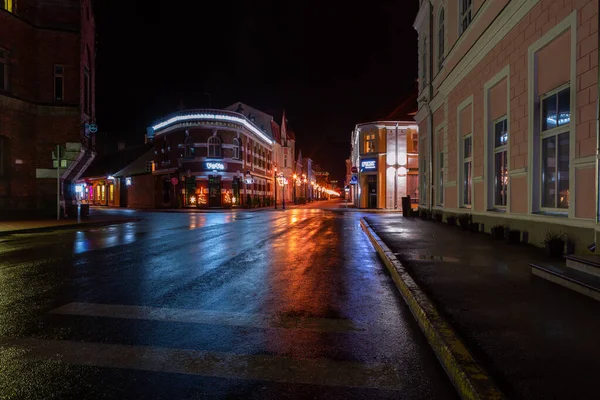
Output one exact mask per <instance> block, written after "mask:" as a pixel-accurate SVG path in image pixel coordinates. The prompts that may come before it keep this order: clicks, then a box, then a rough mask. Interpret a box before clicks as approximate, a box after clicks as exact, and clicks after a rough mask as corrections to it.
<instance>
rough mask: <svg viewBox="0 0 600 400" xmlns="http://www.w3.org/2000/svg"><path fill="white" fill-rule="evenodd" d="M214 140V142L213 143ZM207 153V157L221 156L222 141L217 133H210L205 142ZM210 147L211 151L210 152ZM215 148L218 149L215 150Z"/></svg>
mask: <svg viewBox="0 0 600 400" xmlns="http://www.w3.org/2000/svg"><path fill="white" fill-rule="evenodd" d="M215 142H216V143H215ZM206 146H207V153H206V156H207V157H209V158H223V142H222V141H221V139H220V138H219V137H218V136H217V135H212V136H211V137H209V138H208V140H207V142H206ZM211 149H212V150H213V152H212V153H211ZM215 150H218V152H216V151H215Z"/></svg>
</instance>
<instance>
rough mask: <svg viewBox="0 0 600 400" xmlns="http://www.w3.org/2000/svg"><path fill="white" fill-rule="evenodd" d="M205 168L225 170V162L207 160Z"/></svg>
mask: <svg viewBox="0 0 600 400" xmlns="http://www.w3.org/2000/svg"><path fill="white" fill-rule="evenodd" d="M206 169H210V170H213V171H214V170H218V171H223V170H225V164H223V163H220V162H207V163H206Z"/></svg>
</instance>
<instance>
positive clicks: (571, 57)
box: [414, 0, 600, 249]
mask: <svg viewBox="0 0 600 400" xmlns="http://www.w3.org/2000/svg"><path fill="white" fill-rule="evenodd" d="M414 27H415V29H416V30H417V31H418V34H419V81H420V84H419V93H420V94H419V99H418V100H419V112H418V113H417V115H416V117H415V119H416V121H417V124H418V125H419V131H420V135H419V136H420V141H421V143H420V145H419V160H420V163H421V166H420V171H421V172H422V173H421V177H420V182H419V184H420V192H421V196H420V208H423V209H428V210H441V211H442V212H443V213H444V214H448V215H449V214H462V213H470V214H472V217H473V220H474V221H476V222H480V223H482V224H483V225H484V227H485V230H486V231H489V229H490V228H491V227H492V226H493V225H496V224H505V225H506V224H508V225H510V226H511V228H513V229H521V230H522V231H523V232H527V233H528V241H529V242H530V243H533V244H538V245H540V244H541V243H542V242H543V236H544V234H545V232H546V231H548V230H552V231H565V232H567V233H568V234H569V236H570V237H571V238H574V239H576V241H577V242H578V243H579V244H580V245H579V246H578V248H579V249H582V248H583V249H585V247H586V246H587V245H588V244H590V243H592V242H594V241H595V240H596V236H597V233H596V232H597V231H600V225H598V160H597V154H598V144H599V143H598V128H597V108H598V1H597V0H512V1H511V0H422V1H421V4H420V10H419V13H418V15H417V18H416V20H415V24H414Z"/></svg>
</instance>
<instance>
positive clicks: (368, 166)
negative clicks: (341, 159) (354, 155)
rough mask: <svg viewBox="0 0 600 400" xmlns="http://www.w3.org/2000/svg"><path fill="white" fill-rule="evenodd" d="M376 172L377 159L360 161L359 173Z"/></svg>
mask: <svg viewBox="0 0 600 400" xmlns="http://www.w3.org/2000/svg"><path fill="white" fill-rule="evenodd" d="M370 171H377V159H376V158H365V159H363V160H360V172H370Z"/></svg>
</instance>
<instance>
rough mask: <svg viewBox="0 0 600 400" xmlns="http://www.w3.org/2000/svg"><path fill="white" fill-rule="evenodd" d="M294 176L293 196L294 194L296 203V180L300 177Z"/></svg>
mask: <svg viewBox="0 0 600 400" xmlns="http://www.w3.org/2000/svg"><path fill="white" fill-rule="evenodd" d="M292 178H294V183H293V185H294V188H293V189H294V192H293V196H294V204H296V180H297V179H298V175H296V174H294V175H293V176H292Z"/></svg>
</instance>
